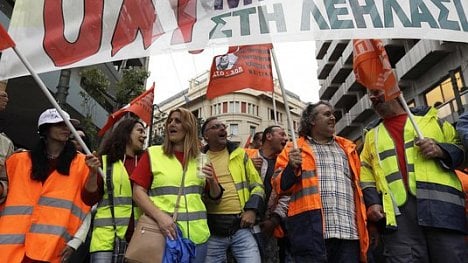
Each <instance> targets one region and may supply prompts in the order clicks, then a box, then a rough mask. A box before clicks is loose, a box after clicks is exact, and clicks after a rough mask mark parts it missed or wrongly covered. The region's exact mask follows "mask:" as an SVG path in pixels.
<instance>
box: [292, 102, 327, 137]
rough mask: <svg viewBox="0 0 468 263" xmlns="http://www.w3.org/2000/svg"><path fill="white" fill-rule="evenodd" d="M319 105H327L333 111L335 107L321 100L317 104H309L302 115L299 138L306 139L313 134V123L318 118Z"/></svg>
mask: <svg viewBox="0 0 468 263" xmlns="http://www.w3.org/2000/svg"><path fill="white" fill-rule="evenodd" d="M319 105H326V106H328V107H330V108H331V109H332V110H333V106H332V105H331V104H330V103H329V102H328V101H324V100H320V101H318V102H316V103H309V104H308V105H307V106H306V108H305V109H304V111H303V112H302V115H301V121H300V124H299V131H298V132H299V136H301V137H306V136H309V135H311V134H312V121H313V120H315V117H316V116H317V111H316V110H315V109H316V108H317V107H318V106H319Z"/></svg>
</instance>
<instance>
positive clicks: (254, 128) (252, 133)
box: [249, 126, 257, 137]
mask: <svg viewBox="0 0 468 263" xmlns="http://www.w3.org/2000/svg"><path fill="white" fill-rule="evenodd" d="M256 130H257V127H255V126H250V131H249V134H250V135H251V136H252V137H253V136H254V134H255V131H256Z"/></svg>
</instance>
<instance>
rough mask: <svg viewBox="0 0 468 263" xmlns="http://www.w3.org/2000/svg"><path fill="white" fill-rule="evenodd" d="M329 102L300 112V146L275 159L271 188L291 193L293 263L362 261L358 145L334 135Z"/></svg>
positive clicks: (362, 211) (289, 223) (363, 232)
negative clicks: (275, 174) (274, 172)
mask: <svg viewBox="0 0 468 263" xmlns="http://www.w3.org/2000/svg"><path fill="white" fill-rule="evenodd" d="M333 112H334V110H333V107H332V106H331V105H330V103H328V102H325V101H319V102H317V103H314V104H309V105H307V107H306V108H305V110H304V111H303V112H302V116H301V121H300V126H299V127H300V128H299V139H298V140H297V146H298V148H297V149H295V148H293V147H292V143H289V144H288V145H287V146H286V147H285V149H284V150H283V151H282V152H281V154H280V155H279V156H278V158H277V160H276V168H277V169H279V171H277V172H279V174H278V175H277V176H276V177H274V178H273V185H274V187H275V189H276V191H277V192H279V193H280V194H289V195H291V199H290V201H289V209H288V218H287V221H286V230H287V233H288V237H289V240H290V242H291V252H292V254H293V256H294V260H295V262H366V261H367V260H366V253H367V248H368V234H367V229H366V226H365V221H366V210H365V206H364V203H363V202H362V201H361V200H362V192H361V189H360V187H359V170H360V161H359V156H358V153H357V151H356V145H355V144H354V143H353V142H351V141H349V140H347V139H345V138H342V137H339V136H336V135H335V121H336V119H335V116H334V115H333Z"/></svg>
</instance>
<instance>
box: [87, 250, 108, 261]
mask: <svg viewBox="0 0 468 263" xmlns="http://www.w3.org/2000/svg"><path fill="white" fill-rule="evenodd" d="M109 262H112V251H100V252H94V253H91V263H109Z"/></svg>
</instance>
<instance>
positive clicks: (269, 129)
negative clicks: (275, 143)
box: [262, 125, 281, 143]
mask: <svg viewBox="0 0 468 263" xmlns="http://www.w3.org/2000/svg"><path fill="white" fill-rule="evenodd" d="M274 128H281V126H279V125H271V126H268V127H266V129H265V130H263V135H262V143H265V141H266V136H267V134H271V133H273V129H274Z"/></svg>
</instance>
